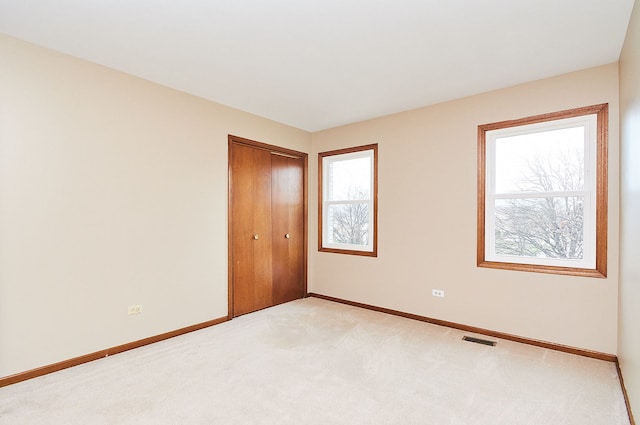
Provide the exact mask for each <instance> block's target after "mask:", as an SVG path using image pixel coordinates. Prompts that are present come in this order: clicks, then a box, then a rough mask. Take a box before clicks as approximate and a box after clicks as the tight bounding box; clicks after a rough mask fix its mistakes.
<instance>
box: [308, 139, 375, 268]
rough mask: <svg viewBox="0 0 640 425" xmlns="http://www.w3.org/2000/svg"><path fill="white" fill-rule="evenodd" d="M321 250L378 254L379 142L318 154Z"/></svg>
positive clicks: (319, 237)
mask: <svg viewBox="0 0 640 425" xmlns="http://www.w3.org/2000/svg"><path fill="white" fill-rule="evenodd" d="M318 170H319V182H320V187H319V190H318V209H319V211H318V249H319V250H320V251H326V252H339V253H344V254H356V255H368V256H372V257H375V256H377V251H378V250H377V245H378V244H377V221H378V220H377V216H378V214H377V208H378V196H377V194H378V145H377V144H374V145H367V146H360V147H356V148H349V149H341V150H336V151H331V152H322V153H319V154H318Z"/></svg>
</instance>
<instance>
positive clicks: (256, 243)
mask: <svg viewBox="0 0 640 425" xmlns="http://www.w3.org/2000/svg"><path fill="white" fill-rule="evenodd" d="M230 165H231V173H230V177H231V182H232V188H233V191H232V193H231V194H230V195H231V200H230V203H231V214H232V217H233V220H232V225H231V235H230V237H231V238H232V240H233V242H232V244H231V246H232V252H231V257H232V267H233V271H232V276H233V284H232V288H233V297H232V299H233V314H234V315H235V316H238V315H241V314H245V313H249V312H252V311H256V310H260V309H262V308H265V307H269V306H271V305H273V300H272V276H273V270H272V244H271V236H272V227H271V153H270V152H269V151H265V150H262V149H255V148H252V147H248V146H243V145H238V144H231V164H230Z"/></svg>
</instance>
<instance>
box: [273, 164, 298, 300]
mask: <svg viewBox="0 0 640 425" xmlns="http://www.w3.org/2000/svg"><path fill="white" fill-rule="evenodd" d="M271 217H272V228H273V242H272V249H273V259H272V261H273V291H272V294H273V304H274V305H275V304H280V303H284V302H287V301H292V300H295V299H299V298H302V297H303V296H304V291H305V288H304V286H305V285H304V262H305V252H304V243H305V234H304V160H303V159H302V158H291V157H288V156H282V155H278V154H275V153H272V154H271Z"/></svg>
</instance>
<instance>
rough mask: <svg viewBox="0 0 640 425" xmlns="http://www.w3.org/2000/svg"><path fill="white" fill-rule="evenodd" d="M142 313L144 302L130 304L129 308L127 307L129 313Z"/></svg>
mask: <svg viewBox="0 0 640 425" xmlns="http://www.w3.org/2000/svg"><path fill="white" fill-rule="evenodd" d="M140 313H142V304H136V305H130V306H129V308H127V314H129V315H132V314H140Z"/></svg>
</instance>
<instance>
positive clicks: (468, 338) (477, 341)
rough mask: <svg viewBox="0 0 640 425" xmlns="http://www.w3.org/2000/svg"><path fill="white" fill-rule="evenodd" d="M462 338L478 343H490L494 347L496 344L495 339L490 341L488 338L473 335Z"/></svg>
mask: <svg viewBox="0 0 640 425" xmlns="http://www.w3.org/2000/svg"><path fill="white" fill-rule="evenodd" d="M462 339H463V340H464V341H469V342H475V343H476V344H482V345H490V346H492V347H493V346H494V345H496V342H495V341H489V340H486V339H480V338H474V337H472V336H463V337H462Z"/></svg>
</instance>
